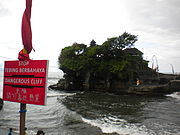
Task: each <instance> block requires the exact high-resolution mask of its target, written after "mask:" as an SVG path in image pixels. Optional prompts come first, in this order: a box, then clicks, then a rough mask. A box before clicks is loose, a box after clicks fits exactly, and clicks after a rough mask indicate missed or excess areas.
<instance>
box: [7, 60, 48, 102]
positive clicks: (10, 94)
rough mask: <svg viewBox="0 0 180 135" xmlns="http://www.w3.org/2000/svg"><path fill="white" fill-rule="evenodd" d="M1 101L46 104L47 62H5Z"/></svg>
mask: <svg viewBox="0 0 180 135" xmlns="http://www.w3.org/2000/svg"><path fill="white" fill-rule="evenodd" d="M4 65H5V66H4V87H3V100H5V101H11V102H19V103H24V104H36V105H45V104H46V84H47V82H46V81H47V73H48V71H47V70H48V60H27V61H5V64H4Z"/></svg>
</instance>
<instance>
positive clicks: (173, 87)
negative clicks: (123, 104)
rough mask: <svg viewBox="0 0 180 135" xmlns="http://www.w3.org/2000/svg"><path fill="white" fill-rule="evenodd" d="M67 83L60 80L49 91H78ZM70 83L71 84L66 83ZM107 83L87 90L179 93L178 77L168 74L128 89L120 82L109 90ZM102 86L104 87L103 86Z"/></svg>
mask: <svg viewBox="0 0 180 135" xmlns="http://www.w3.org/2000/svg"><path fill="white" fill-rule="evenodd" d="M66 83H67V81H66V80H65V79H60V80H59V81H58V83H57V84H54V85H50V86H49V89H51V90H65V91H71V90H79V89H76V88H73V87H69V88H67V87H66V85H67V84H66ZM68 83H71V82H68ZM106 83H107V82H97V83H96V85H94V87H93V89H88V90H89V91H103V92H110V93H116V94H135V95H165V94H170V93H173V92H180V76H179V75H169V74H159V77H158V78H146V79H143V80H141V82H140V84H139V85H135V84H134V85H130V86H128V87H121V86H120V85H122V83H121V82H119V83H118V82H116V83H114V85H115V86H111V89H107V87H105V86H107V85H106ZM97 84H98V85H97ZM103 85H104V86H103ZM81 88H82V89H80V90H82V91H84V90H87V89H86V87H83V86H82V87H81ZM113 88H115V89H113Z"/></svg>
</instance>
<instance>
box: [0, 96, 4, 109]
mask: <svg viewBox="0 0 180 135" xmlns="http://www.w3.org/2000/svg"><path fill="white" fill-rule="evenodd" d="M3 104H4V103H3V100H2V99H1V98H0V110H1V109H2V107H3Z"/></svg>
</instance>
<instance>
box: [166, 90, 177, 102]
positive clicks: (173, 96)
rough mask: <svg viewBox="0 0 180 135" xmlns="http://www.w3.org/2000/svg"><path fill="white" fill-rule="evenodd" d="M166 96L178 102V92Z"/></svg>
mask: <svg viewBox="0 0 180 135" xmlns="http://www.w3.org/2000/svg"><path fill="white" fill-rule="evenodd" d="M166 96H168V97H172V98H176V99H178V100H180V92H174V93H172V94H168V95H166Z"/></svg>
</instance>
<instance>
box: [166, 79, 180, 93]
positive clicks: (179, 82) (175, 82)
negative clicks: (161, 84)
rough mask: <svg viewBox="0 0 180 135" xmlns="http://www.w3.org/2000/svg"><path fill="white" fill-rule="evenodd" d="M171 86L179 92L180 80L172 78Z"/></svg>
mask: <svg viewBox="0 0 180 135" xmlns="http://www.w3.org/2000/svg"><path fill="white" fill-rule="evenodd" d="M169 87H170V89H171V90H172V91H173V92H179V91H180V80H171V81H170V84H169Z"/></svg>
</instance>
